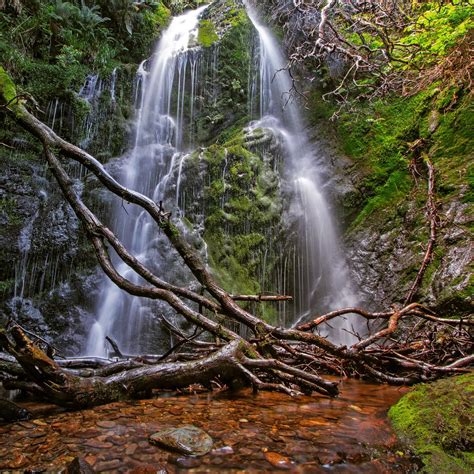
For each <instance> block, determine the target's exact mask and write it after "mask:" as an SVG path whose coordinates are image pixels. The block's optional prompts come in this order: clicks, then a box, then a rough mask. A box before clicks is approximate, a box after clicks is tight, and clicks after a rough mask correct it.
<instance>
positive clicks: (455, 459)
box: [389, 374, 474, 474]
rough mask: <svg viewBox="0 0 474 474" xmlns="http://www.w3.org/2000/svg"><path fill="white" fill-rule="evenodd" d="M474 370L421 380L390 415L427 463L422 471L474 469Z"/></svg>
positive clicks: (413, 448)
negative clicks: (473, 371) (431, 381)
mask: <svg viewBox="0 0 474 474" xmlns="http://www.w3.org/2000/svg"><path fill="white" fill-rule="evenodd" d="M473 402H474V374H466V375H461V376H458V377H452V378H447V379H443V380H438V381H436V382H433V383H430V384H421V385H418V386H416V387H415V388H414V389H413V390H412V391H410V392H409V393H407V394H406V395H405V396H404V397H402V398H401V399H400V401H399V402H398V403H397V404H396V405H394V406H393V407H392V408H391V409H390V411H389V416H390V418H391V420H392V423H393V426H394V428H395V430H396V431H397V433H398V434H399V436H400V437H401V438H402V440H403V441H405V442H406V443H407V444H408V446H409V447H410V448H411V449H412V450H413V452H414V453H415V454H416V455H418V456H419V457H420V458H421V460H422V461H423V463H424V468H423V472H427V473H433V474H435V473H436V474H438V473H439V474H442V473H444V474H448V473H449V474H451V473H466V474H467V473H470V472H473V470H474V455H473V448H474V403H473Z"/></svg>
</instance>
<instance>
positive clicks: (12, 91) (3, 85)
mask: <svg viewBox="0 0 474 474" xmlns="http://www.w3.org/2000/svg"><path fill="white" fill-rule="evenodd" d="M0 91H1V95H0V99H1V102H0V103H1V104H8V103H9V102H11V101H13V100H14V99H15V97H16V95H17V94H16V87H15V84H14V83H13V81H12V80H11V78H10V76H9V75H8V73H7V72H6V71H5V69H4V68H3V67H2V66H0Z"/></svg>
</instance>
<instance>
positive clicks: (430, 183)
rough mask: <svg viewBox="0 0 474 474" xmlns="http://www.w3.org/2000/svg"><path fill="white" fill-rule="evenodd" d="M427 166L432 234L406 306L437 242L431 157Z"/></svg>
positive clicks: (418, 284) (406, 300) (428, 212)
mask: <svg viewBox="0 0 474 474" xmlns="http://www.w3.org/2000/svg"><path fill="white" fill-rule="evenodd" d="M425 163H426V166H427V168H428V199H427V203H426V213H427V215H428V222H429V225H430V236H429V239H428V246H427V247H426V252H425V256H424V258H423V262H422V263H421V266H420V268H419V270H418V274H417V275H416V278H415V281H414V282H413V285H412V286H411V288H410V291H409V292H408V295H407V297H406V298H405V303H404V304H405V306H406V305H408V304H410V303H411V302H412V301H413V298H414V297H415V295H416V292H417V291H418V289H419V287H420V285H421V283H422V281H423V277H424V275H425V272H426V269H427V268H428V265H429V264H430V262H431V259H432V257H433V249H434V246H435V244H436V230H437V228H438V212H437V206H436V199H435V184H436V183H435V176H436V170H435V168H434V166H433V163H431V160H430V159H429V158H426V159H425Z"/></svg>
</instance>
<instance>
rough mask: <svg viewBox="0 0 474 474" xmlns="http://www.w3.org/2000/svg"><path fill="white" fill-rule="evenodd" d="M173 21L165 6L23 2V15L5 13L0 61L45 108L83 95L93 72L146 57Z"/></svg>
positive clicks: (114, 0) (120, 0)
mask: <svg viewBox="0 0 474 474" xmlns="http://www.w3.org/2000/svg"><path fill="white" fill-rule="evenodd" d="M168 18H169V11H168V9H167V8H166V7H165V6H164V5H163V4H162V3H161V2H160V3H158V2H151V1H149V2H142V3H140V4H136V3H134V2H133V1H132V0H107V1H105V0H99V1H89V2H88V1H79V0H71V1H63V0H44V1H31V2H23V8H22V9H21V11H18V10H16V9H11V8H4V9H3V10H1V11H0V61H1V63H2V64H3V65H4V66H5V67H6V68H7V69H8V70H9V71H10V73H11V74H12V75H13V77H14V79H15V81H16V83H17V84H18V85H19V86H21V87H22V88H23V89H24V90H26V91H28V92H29V93H30V94H32V95H33V96H34V97H35V98H36V99H37V100H38V101H39V102H40V103H42V104H44V103H46V102H47V101H48V100H51V99H52V98H53V97H61V96H65V94H66V93H67V91H68V90H71V89H72V90H77V89H78V87H79V85H80V84H81V83H82V82H83V80H84V78H85V75H86V74H87V73H89V72H90V71H96V72H99V73H102V74H110V72H111V71H112V69H113V68H114V67H115V66H116V65H117V63H118V62H130V61H131V62H133V61H135V60H136V58H137V57H143V56H146V54H148V52H149V48H150V45H151V42H152V41H153V40H154V38H155V36H156V33H157V32H158V30H159V29H160V28H161V27H163V26H164V25H166V22H167V21H168ZM132 33H133V34H132ZM131 55H133V58H132V57H131ZM45 78H48V80H45Z"/></svg>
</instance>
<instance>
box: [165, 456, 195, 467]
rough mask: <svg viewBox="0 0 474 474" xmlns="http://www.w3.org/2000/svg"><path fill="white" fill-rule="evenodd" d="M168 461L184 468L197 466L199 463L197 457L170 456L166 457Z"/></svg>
mask: <svg viewBox="0 0 474 474" xmlns="http://www.w3.org/2000/svg"><path fill="white" fill-rule="evenodd" d="M168 460H169V462H171V463H173V464H175V465H176V466H179V467H183V468H185V469H190V468H193V467H199V466H200V465H201V461H200V460H199V458H195V457H174V456H171V457H170V458H168Z"/></svg>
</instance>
